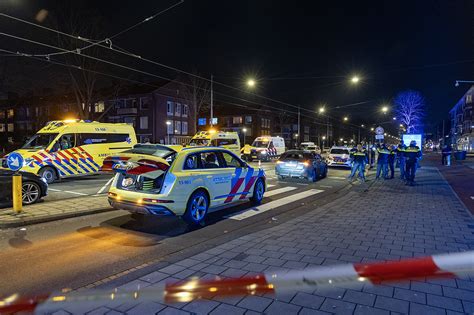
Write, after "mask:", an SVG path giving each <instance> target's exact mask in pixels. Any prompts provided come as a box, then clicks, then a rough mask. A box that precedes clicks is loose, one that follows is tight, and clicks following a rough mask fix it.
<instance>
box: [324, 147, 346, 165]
mask: <svg viewBox="0 0 474 315" xmlns="http://www.w3.org/2000/svg"><path fill="white" fill-rule="evenodd" d="M327 159H328V165H329V166H342V167H351V166H352V161H351V158H350V149H349V148H348V147H345V146H344V147H343V146H333V147H332V148H331V150H330V151H329V154H328V158H327Z"/></svg>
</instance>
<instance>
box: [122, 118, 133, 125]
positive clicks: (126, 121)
mask: <svg viewBox="0 0 474 315" xmlns="http://www.w3.org/2000/svg"><path fill="white" fill-rule="evenodd" d="M123 122H124V123H126V124H129V125H132V126H133V127H136V118H135V117H124V118H123Z"/></svg>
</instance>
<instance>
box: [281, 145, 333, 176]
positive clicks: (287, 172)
mask: <svg viewBox="0 0 474 315" xmlns="http://www.w3.org/2000/svg"><path fill="white" fill-rule="evenodd" d="M275 173H276V175H277V177H278V179H284V178H285V177H296V178H306V179H308V180H309V181H310V182H315V181H316V180H317V179H318V178H322V177H326V175H327V173H328V166H327V164H326V162H325V161H324V159H323V158H322V157H321V155H319V154H317V153H314V152H308V151H303V150H290V151H286V152H285V153H284V154H283V155H282V156H281V157H280V159H279V160H278V161H277V163H276V166H275Z"/></svg>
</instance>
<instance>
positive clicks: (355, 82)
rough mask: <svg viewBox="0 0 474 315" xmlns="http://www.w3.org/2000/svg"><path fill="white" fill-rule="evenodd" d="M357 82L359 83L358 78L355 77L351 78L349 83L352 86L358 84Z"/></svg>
mask: <svg viewBox="0 0 474 315" xmlns="http://www.w3.org/2000/svg"><path fill="white" fill-rule="evenodd" d="M359 81H360V78H359V77H358V76H356V75H355V76H353V77H352V78H351V83H352V84H357V83H359Z"/></svg>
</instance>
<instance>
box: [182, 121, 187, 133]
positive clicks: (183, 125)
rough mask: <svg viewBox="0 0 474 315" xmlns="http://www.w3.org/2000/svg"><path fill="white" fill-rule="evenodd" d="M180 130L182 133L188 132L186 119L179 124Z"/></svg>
mask: <svg viewBox="0 0 474 315" xmlns="http://www.w3.org/2000/svg"><path fill="white" fill-rule="evenodd" d="M181 128H182V129H181V130H182V133H183V135H187V134H188V122H187V121H183V123H182V124H181Z"/></svg>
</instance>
